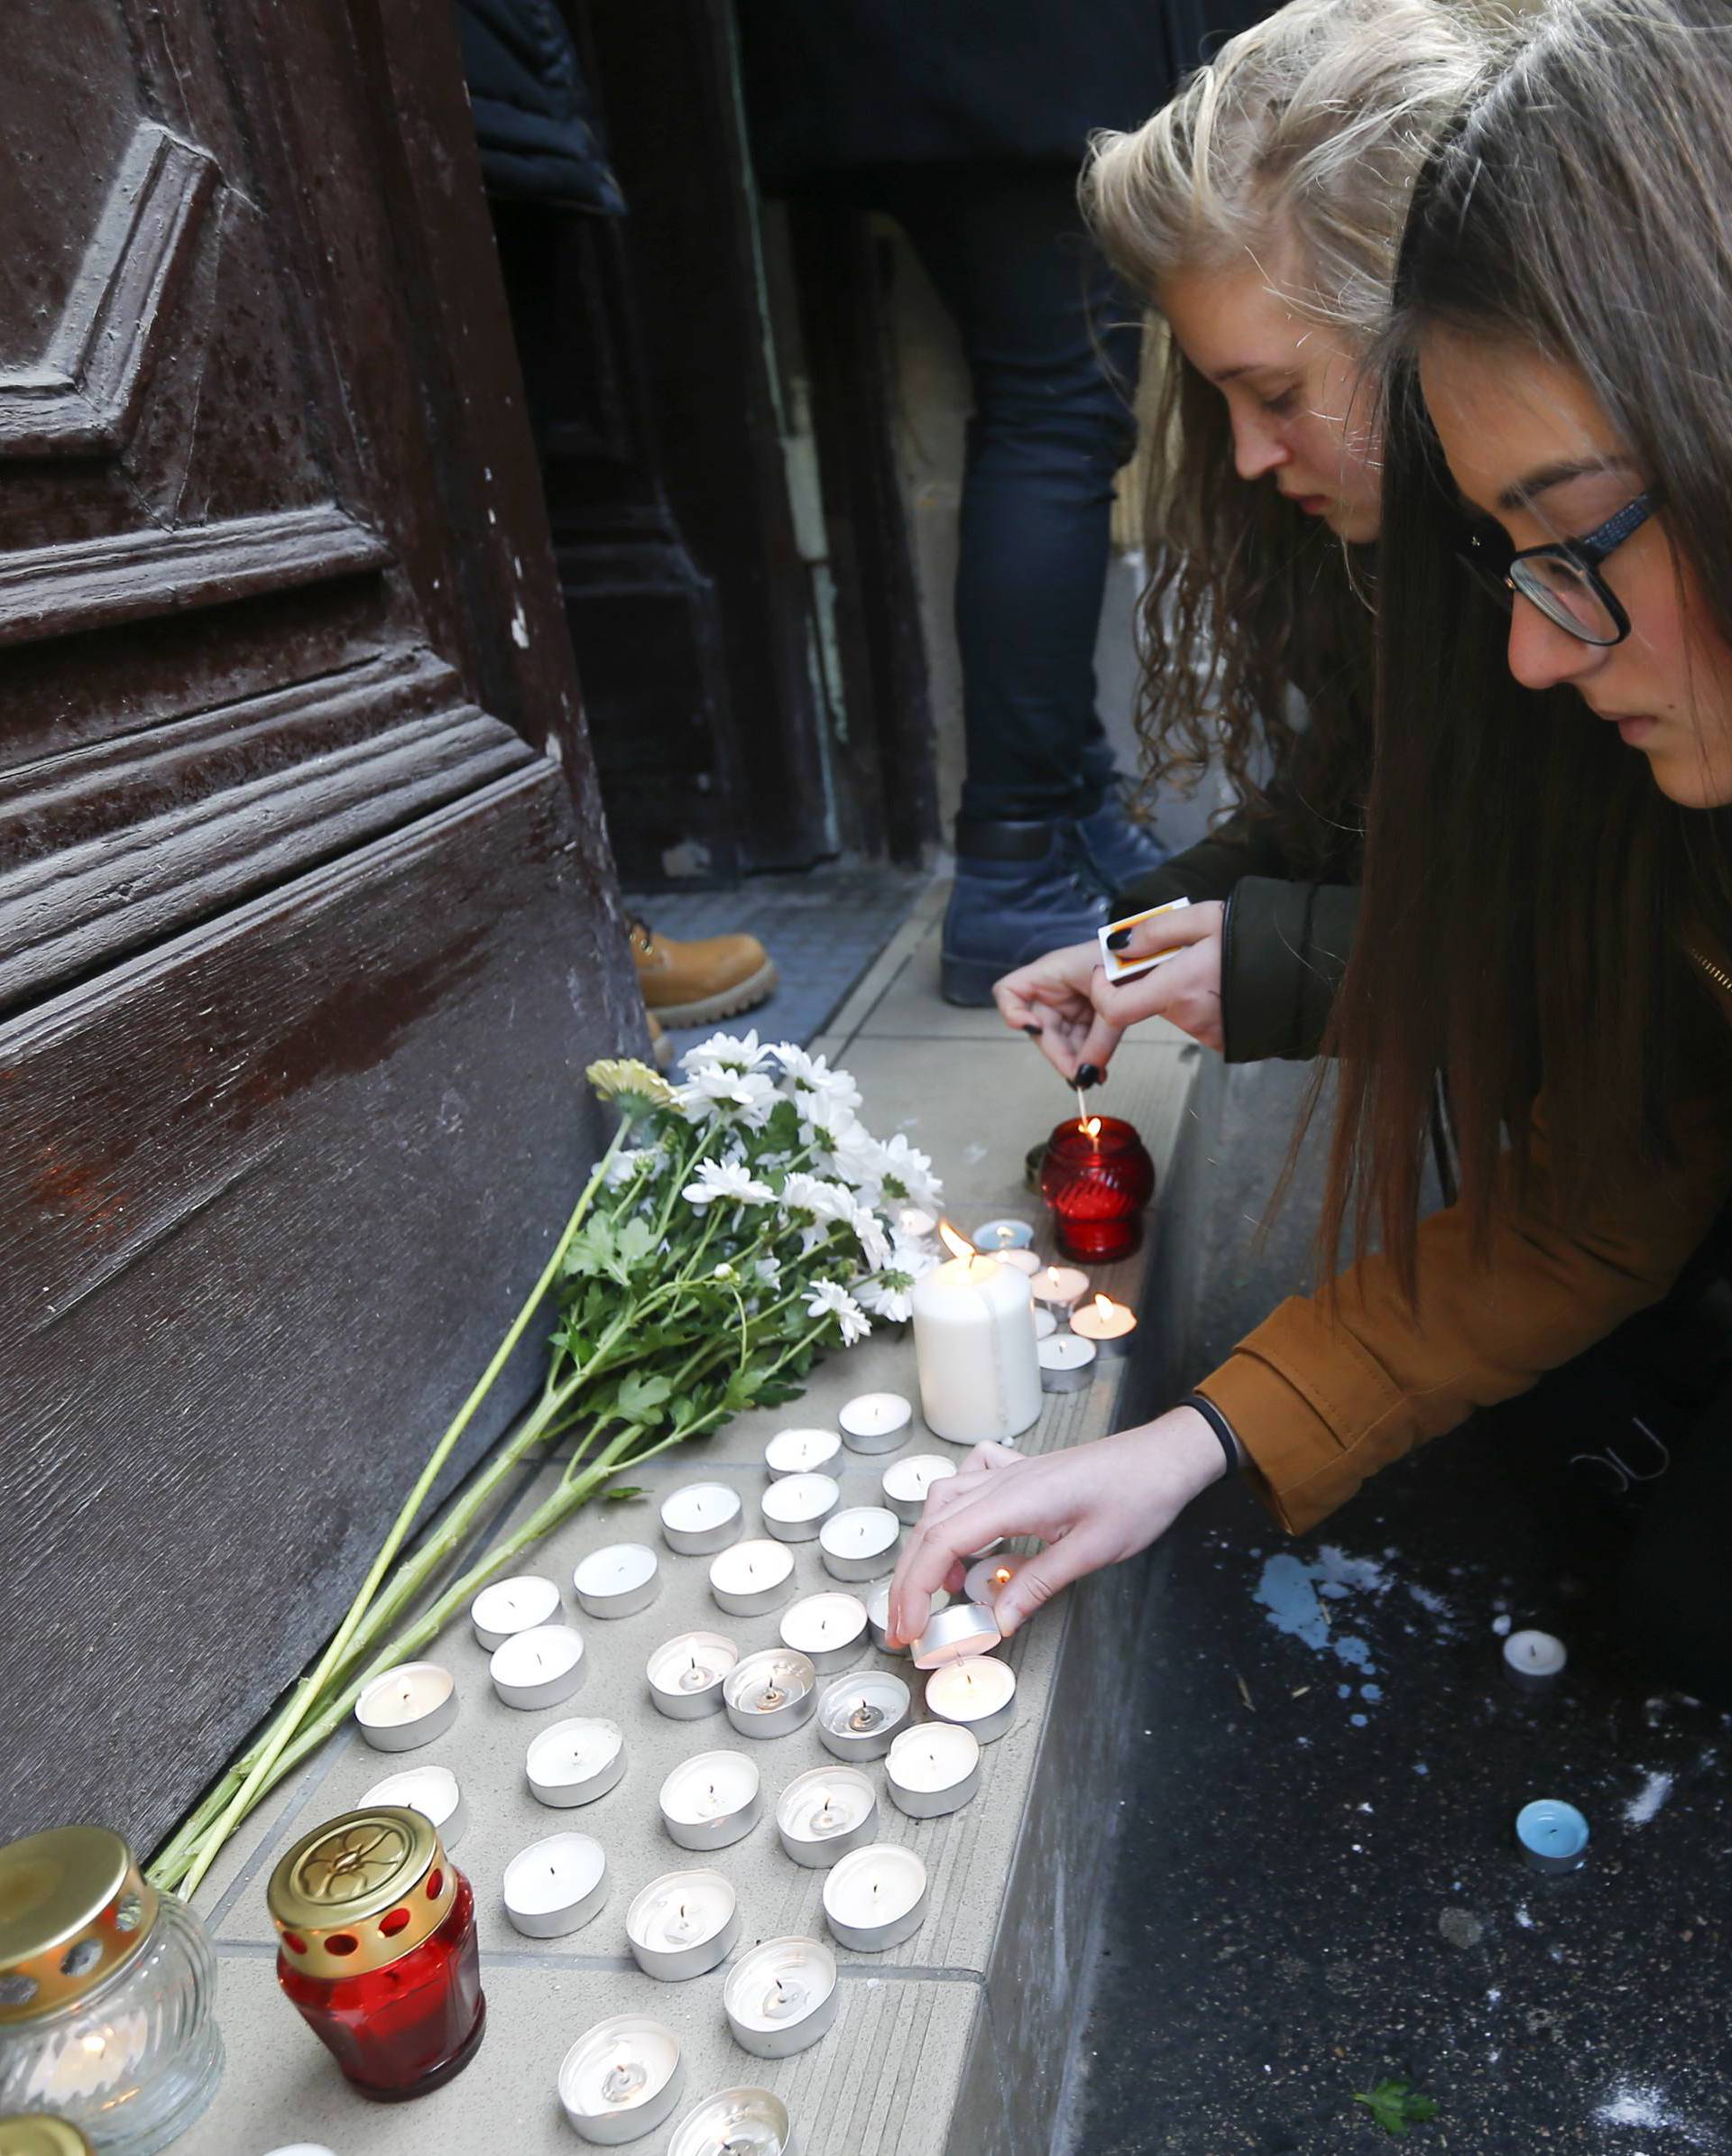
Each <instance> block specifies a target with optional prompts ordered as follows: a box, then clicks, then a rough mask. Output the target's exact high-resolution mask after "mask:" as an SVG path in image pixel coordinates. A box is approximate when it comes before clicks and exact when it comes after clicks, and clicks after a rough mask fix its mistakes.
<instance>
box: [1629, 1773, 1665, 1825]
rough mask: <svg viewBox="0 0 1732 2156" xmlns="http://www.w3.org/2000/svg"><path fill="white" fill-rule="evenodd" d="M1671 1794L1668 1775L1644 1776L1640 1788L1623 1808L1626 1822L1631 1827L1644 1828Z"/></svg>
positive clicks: (1649, 1774)
mask: <svg viewBox="0 0 1732 2156" xmlns="http://www.w3.org/2000/svg"><path fill="white" fill-rule="evenodd" d="M1671 1794H1672V1776H1671V1775H1670V1774H1655V1773H1648V1774H1644V1778H1643V1783H1642V1786H1641V1788H1640V1789H1639V1790H1637V1792H1635V1796H1633V1797H1632V1798H1631V1799H1630V1801H1629V1802H1628V1803H1627V1804H1626V1806H1625V1807H1624V1818H1625V1820H1626V1823H1627V1824H1628V1825H1630V1826H1632V1827H1645V1826H1646V1825H1647V1823H1648V1821H1649V1820H1651V1819H1653V1817H1654V1814H1655V1812H1657V1811H1658V1810H1659V1809H1660V1807H1661V1806H1662V1805H1663V1803H1664V1802H1665V1801H1666V1799H1667V1798H1668V1797H1669V1796H1670V1795H1671Z"/></svg>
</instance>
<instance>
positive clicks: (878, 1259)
mask: <svg viewBox="0 0 1732 2156" xmlns="http://www.w3.org/2000/svg"><path fill="white" fill-rule="evenodd" d="M848 1225H849V1226H850V1227H851V1228H852V1230H853V1231H854V1239H855V1241H856V1242H857V1243H858V1244H859V1245H860V1247H861V1251H862V1252H863V1253H864V1255H865V1258H866V1262H867V1264H868V1265H869V1266H871V1268H872V1270H873V1272H875V1273H879V1272H882V1271H883V1269H884V1267H886V1266H887V1265H889V1262H890V1239H889V1235H888V1234H887V1233H886V1232H885V1228H884V1223H883V1221H880V1219H879V1217H878V1215H877V1214H876V1213H875V1212H873V1211H872V1209H871V1206H870V1205H856V1206H855V1207H854V1209H853V1211H852V1212H851V1213H850V1214H849V1215H848Z"/></svg>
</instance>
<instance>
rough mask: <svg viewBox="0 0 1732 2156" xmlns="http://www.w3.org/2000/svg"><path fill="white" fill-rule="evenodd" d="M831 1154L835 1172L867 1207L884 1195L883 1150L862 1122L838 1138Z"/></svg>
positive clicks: (886, 1159)
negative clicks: (846, 1181)
mask: <svg viewBox="0 0 1732 2156" xmlns="http://www.w3.org/2000/svg"><path fill="white" fill-rule="evenodd" d="M834 1151H835V1159H836V1168H837V1172H838V1173H839V1174H841V1175H845V1176H846V1177H847V1178H848V1181H849V1182H850V1183H851V1184H853V1186H854V1189H855V1190H856V1191H857V1192H858V1193H859V1194H860V1195H861V1197H862V1198H864V1199H865V1200H866V1202H867V1203H868V1204H871V1205H875V1204H877V1202H879V1200H880V1198H881V1197H882V1196H883V1195H884V1170H885V1166H886V1165H887V1163H888V1160H889V1154H888V1152H887V1150H886V1148H885V1147H883V1146H881V1145H880V1143H879V1141H878V1140H877V1139H876V1138H874V1137H873V1136H872V1134H871V1131H870V1130H868V1129H867V1128H866V1126H865V1124H864V1123H854V1124H852V1126H851V1127H850V1128H849V1129H846V1130H844V1131H843V1132H842V1133H841V1134H840V1135H839V1136H838V1138H837V1139H836V1141H835V1147H834Z"/></svg>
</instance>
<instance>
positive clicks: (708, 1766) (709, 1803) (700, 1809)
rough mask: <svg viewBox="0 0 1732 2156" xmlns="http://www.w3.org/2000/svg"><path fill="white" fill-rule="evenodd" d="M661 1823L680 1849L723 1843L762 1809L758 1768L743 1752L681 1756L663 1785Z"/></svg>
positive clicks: (747, 1827) (748, 1826) (746, 1828)
mask: <svg viewBox="0 0 1732 2156" xmlns="http://www.w3.org/2000/svg"><path fill="white" fill-rule="evenodd" d="M660 1804H661V1823H662V1825H663V1826H664V1827H665V1828H666V1829H668V1834H669V1836H670V1837H671V1838H672V1839H673V1840H675V1841H677V1843H678V1844H679V1846H680V1847H681V1848H682V1849H725V1848H728V1847H731V1846H732V1844H733V1843H734V1842H737V1841H742V1840H743V1839H744V1838H745V1837H746V1836H747V1835H748V1834H750V1833H751V1830H752V1829H753V1828H754V1827H755V1826H756V1825H757V1824H758V1820H759V1817H760V1813H761V1810H762V1802H761V1797H760V1781H759V1774H758V1769H757V1768H756V1767H755V1766H754V1765H753V1764H752V1763H751V1760H750V1759H748V1758H747V1757H746V1755H745V1754H744V1753H743V1752H700V1753H698V1755H696V1758H694V1759H682V1760H681V1761H680V1763H679V1764H678V1765H677V1767H675V1768H674V1770H673V1772H672V1773H671V1774H669V1775H668V1779H667V1780H666V1781H665V1782H664V1783H662V1785H661V1796H660Z"/></svg>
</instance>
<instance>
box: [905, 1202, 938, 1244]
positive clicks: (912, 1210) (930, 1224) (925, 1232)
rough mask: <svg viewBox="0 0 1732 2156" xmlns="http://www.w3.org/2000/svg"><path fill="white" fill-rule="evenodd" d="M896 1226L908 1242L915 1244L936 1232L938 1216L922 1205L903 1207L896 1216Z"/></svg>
mask: <svg viewBox="0 0 1732 2156" xmlns="http://www.w3.org/2000/svg"><path fill="white" fill-rule="evenodd" d="M896 1224H897V1227H898V1230H900V1231H901V1233H902V1234H904V1235H906V1236H907V1239H908V1240H909V1241H910V1242H913V1243H917V1242H921V1241H924V1240H925V1239H926V1237H927V1236H929V1235H931V1234H933V1233H934V1232H935V1230H936V1229H937V1226H938V1216H937V1214H936V1213H932V1212H927V1211H926V1207H925V1206H924V1205H905V1206H904V1207H903V1208H902V1210H901V1212H898V1214H897V1216H896Z"/></svg>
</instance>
